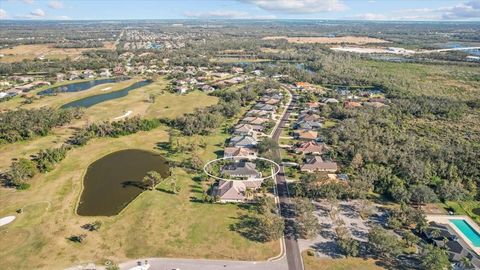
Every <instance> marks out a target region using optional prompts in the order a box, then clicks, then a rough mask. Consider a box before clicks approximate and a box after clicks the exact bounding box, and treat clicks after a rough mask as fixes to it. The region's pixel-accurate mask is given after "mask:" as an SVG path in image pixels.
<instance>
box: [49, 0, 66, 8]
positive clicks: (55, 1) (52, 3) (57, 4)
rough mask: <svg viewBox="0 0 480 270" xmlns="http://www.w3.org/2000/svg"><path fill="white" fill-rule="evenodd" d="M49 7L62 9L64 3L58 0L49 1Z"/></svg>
mask: <svg viewBox="0 0 480 270" xmlns="http://www.w3.org/2000/svg"><path fill="white" fill-rule="evenodd" d="M48 7H49V8H53V9H62V8H63V3H62V2H60V1H58V0H52V1H50V2H48Z"/></svg>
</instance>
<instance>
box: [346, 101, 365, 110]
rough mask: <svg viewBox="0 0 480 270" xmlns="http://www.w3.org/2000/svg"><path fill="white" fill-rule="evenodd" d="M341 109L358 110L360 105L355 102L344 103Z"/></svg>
mask: <svg viewBox="0 0 480 270" xmlns="http://www.w3.org/2000/svg"><path fill="white" fill-rule="evenodd" d="M343 107H344V108H346V109H351V108H358V107H362V103H360V102H355V101H345V103H343Z"/></svg>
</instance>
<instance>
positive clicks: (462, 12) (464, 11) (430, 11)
mask: <svg viewBox="0 0 480 270" xmlns="http://www.w3.org/2000/svg"><path fill="white" fill-rule="evenodd" d="M348 19H359V20H403V21H422V20H475V19H480V0H475V1H470V2H465V3H461V4H457V5H455V6H444V7H438V8H415V9H402V10H399V11H395V12H390V13H388V14H378V13H365V14H358V15H354V16H351V17H349V18H348Z"/></svg>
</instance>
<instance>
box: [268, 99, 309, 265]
mask: <svg viewBox="0 0 480 270" xmlns="http://www.w3.org/2000/svg"><path fill="white" fill-rule="evenodd" d="M290 94H292V95H293V93H292V92H291V91H290ZM295 102H296V97H295V95H293V98H292V101H291V102H290V104H289V106H288V109H287V111H286V112H285V114H284V115H283V117H282V120H281V121H280V124H279V125H278V126H277V128H276V129H275V131H274V132H273V136H272V139H273V140H275V141H277V142H278V140H279V138H280V133H281V132H282V129H283V128H284V127H285V124H286V123H287V121H288V118H289V117H290V111H291V109H292V108H293V106H295ZM274 157H275V158H276V159H280V158H281V154H280V150H279V149H277V150H275V152H274ZM276 180H277V192H278V197H279V200H280V212H281V214H282V216H283V217H284V218H285V228H286V229H285V253H286V257H287V263H288V269H289V270H303V261H302V256H301V255H300V249H299V248H298V242H297V238H296V236H295V234H294V232H293V230H292V229H291V228H292V216H291V214H290V213H291V211H290V210H289V209H290V198H289V195H290V194H289V191H288V186H287V182H286V181H285V173H284V167H283V166H281V167H280V172H279V173H278V174H277V177H276Z"/></svg>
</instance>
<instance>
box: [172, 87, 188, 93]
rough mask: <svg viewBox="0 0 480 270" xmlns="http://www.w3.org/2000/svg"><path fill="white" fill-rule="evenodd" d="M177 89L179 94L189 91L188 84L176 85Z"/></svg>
mask: <svg viewBox="0 0 480 270" xmlns="http://www.w3.org/2000/svg"><path fill="white" fill-rule="evenodd" d="M175 91H176V92H177V93H178V94H181V95H182V94H185V93H187V92H188V87H186V86H177V87H175Z"/></svg>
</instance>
